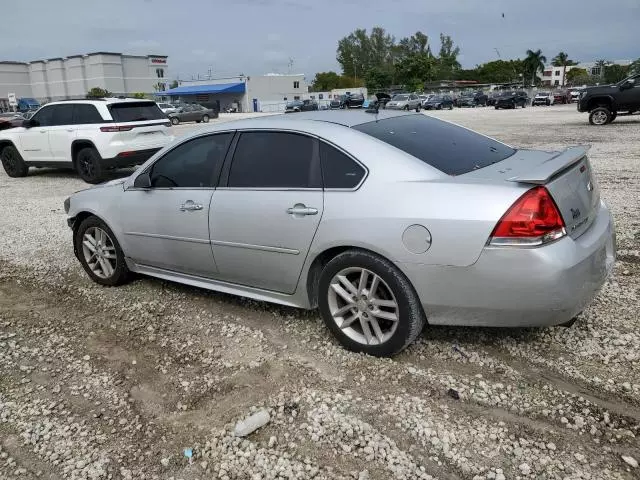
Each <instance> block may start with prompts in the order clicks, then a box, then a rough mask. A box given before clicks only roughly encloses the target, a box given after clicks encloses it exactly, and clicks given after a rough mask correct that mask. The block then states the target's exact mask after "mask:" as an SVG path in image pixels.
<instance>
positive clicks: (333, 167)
mask: <svg viewBox="0 0 640 480" xmlns="http://www.w3.org/2000/svg"><path fill="white" fill-rule="evenodd" d="M320 161H321V163H322V180H323V183H324V188H355V187H356V186H357V185H358V184H359V183H360V181H361V180H362V178H363V177H364V176H365V174H366V172H365V170H364V168H362V167H361V166H360V165H358V164H357V163H356V162H355V161H353V160H352V159H351V158H349V157H348V156H347V155H345V154H344V153H342V152H341V151H340V150H338V149H337V148H335V147H332V146H331V145H327V144H326V143H324V142H320Z"/></svg>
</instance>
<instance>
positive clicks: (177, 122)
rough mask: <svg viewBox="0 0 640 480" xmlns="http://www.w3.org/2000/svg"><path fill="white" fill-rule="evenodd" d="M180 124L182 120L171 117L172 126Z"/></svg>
mask: <svg viewBox="0 0 640 480" xmlns="http://www.w3.org/2000/svg"><path fill="white" fill-rule="evenodd" d="M179 123H180V119H179V118H178V117H171V125H178V124H179Z"/></svg>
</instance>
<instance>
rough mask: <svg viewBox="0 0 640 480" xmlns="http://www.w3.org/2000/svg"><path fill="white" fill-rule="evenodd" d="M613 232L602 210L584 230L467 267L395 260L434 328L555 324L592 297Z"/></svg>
mask: <svg viewBox="0 0 640 480" xmlns="http://www.w3.org/2000/svg"><path fill="white" fill-rule="evenodd" d="M615 248H616V246H615V231H614V227H613V220H612V218H611V214H610V212H609V210H608V208H607V207H606V206H605V205H604V203H603V204H602V205H601V208H600V210H599V212H598V215H597V218H596V220H595V221H594V223H593V224H592V226H591V228H590V229H589V230H587V231H586V232H585V233H584V234H583V235H581V236H580V237H578V238H577V239H575V240H574V239H572V238H571V237H569V236H566V237H564V238H562V239H561V240H558V241H557V242H555V243H552V244H550V245H546V246H544V247H538V248H504V247H502V248H497V247H486V248H485V250H484V251H483V252H482V254H481V255H480V257H479V259H478V261H477V262H476V263H474V264H473V265H471V266H468V267H452V266H429V265H417V264H407V263H402V264H398V266H399V267H400V268H401V269H402V270H403V271H404V272H405V274H406V275H407V276H408V277H409V280H410V281H411V282H412V284H413V286H414V287H415V289H416V291H417V293H418V295H419V296H420V300H421V302H422V305H423V307H424V311H425V314H426V316H427V320H428V322H429V323H430V324H434V325H472V326H487V327H530V326H548V325H558V324H562V323H565V322H568V321H569V320H571V319H572V318H574V317H575V316H576V315H577V314H579V313H580V312H581V311H582V310H583V309H584V308H585V307H586V306H587V305H588V304H589V303H590V302H591V301H592V300H593V298H594V297H595V296H596V294H597V292H598V290H599V289H600V288H601V287H602V285H603V284H604V282H605V280H606V279H607V276H608V275H609V273H610V272H611V269H612V267H613V264H614V261H615Z"/></svg>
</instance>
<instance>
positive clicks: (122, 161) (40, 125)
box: [0, 98, 173, 183]
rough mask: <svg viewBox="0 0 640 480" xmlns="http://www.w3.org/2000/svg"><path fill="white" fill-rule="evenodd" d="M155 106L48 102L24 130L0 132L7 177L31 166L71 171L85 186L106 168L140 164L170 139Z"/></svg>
mask: <svg viewBox="0 0 640 480" xmlns="http://www.w3.org/2000/svg"><path fill="white" fill-rule="evenodd" d="M170 127H171V124H170V123H169V120H167V117H166V116H165V115H164V113H162V111H161V110H160V109H159V108H158V105H156V103H155V102H152V101H144V100H132V99H124V100H123V99H118V98H107V99H103V100H73V101H63V102H52V103H48V104H47V105H45V106H44V107H42V108H41V109H40V110H38V111H37V112H36V113H35V115H34V116H33V117H31V119H29V120H24V121H23V126H21V127H18V128H13V129H11V130H5V131H3V132H0V158H1V159H2V166H3V167H4V170H5V172H7V175H9V176H10V177H24V176H26V175H27V174H28V172H29V167H31V166H34V167H62V168H66V167H68V168H73V169H75V170H76V171H77V172H78V174H79V175H80V177H81V178H82V179H83V180H84V181H85V182H88V183H99V182H101V181H102V180H103V179H104V177H105V175H106V173H107V170H109V169H114V168H119V167H127V166H131V165H139V164H141V163H144V162H145V161H146V160H147V159H148V158H149V157H151V156H152V155H153V154H154V153H156V152H157V151H158V150H160V149H161V148H162V147H164V146H165V145H167V144H168V143H170V142H171V141H172V140H173V135H172V134H171V129H170Z"/></svg>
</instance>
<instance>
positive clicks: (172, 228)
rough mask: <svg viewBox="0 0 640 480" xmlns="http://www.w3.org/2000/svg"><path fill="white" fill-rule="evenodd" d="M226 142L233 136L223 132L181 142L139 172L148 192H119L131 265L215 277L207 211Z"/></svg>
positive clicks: (130, 189) (135, 189) (132, 189)
mask: <svg viewBox="0 0 640 480" xmlns="http://www.w3.org/2000/svg"><path fill="white" fill-rule="evenodd" d="M232 137H233V132H227V133H219V134H215V135H203V136H199V137H196V138H194V139H190V140H187V141H186V142H184V143H182V144H180V145H178V146H176V147H175V148H173V149H172V150H170V151H169V152H167V153H166V154H165V155H164V156H162V157H161V158H159V159H158V160H157V161H156V162H154V163H153V165H151V166H150V167H149V168H148V169H146V170H145V172H144V173H149V175H150V177H151V188H148V189H147V188H145V189H139V188H129V189H127V191H126V192H124V195H123V201H122V204H121V217H122V224H123V228H124V236H123V238H124V245H123V250H124V251H125V254H126V255H127V256H128V257H130V258H131V259H132V260H133V261H134V262H136V263H138V264H141V265H145V266H150V267H156V268H161V269H165V270H171V271H175V272H180V273H186V274H191V275H198V276H206V277H211V276H215V274H216V272H217V268H216V263H215V260H214V258H213V253H212V250H211V243H210V240H209V208H210V203H211V196H212V195H213V192H214V187H215V184H216V182H217V177H218V175H219V172H220V168H221V166H222V163H223V160H224V156H225V155H226V152H227V150H228V148H229V145H230V143H231V139H232Z"/></svg>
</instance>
